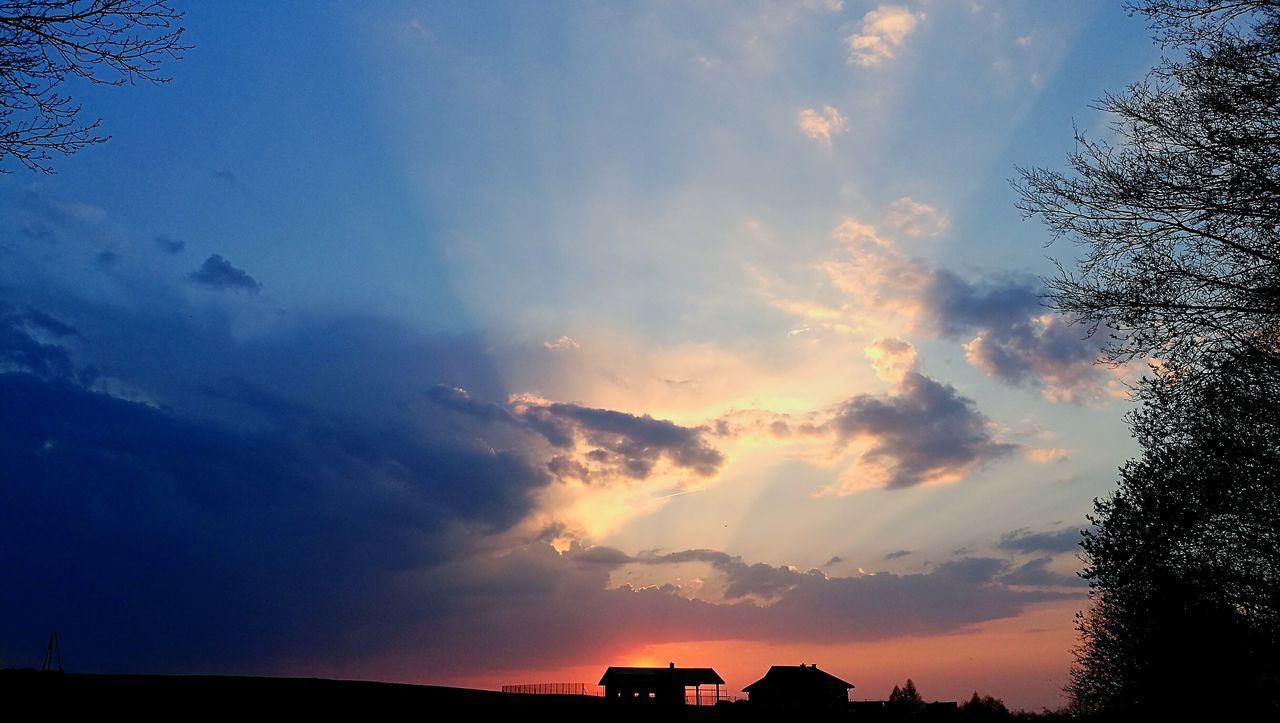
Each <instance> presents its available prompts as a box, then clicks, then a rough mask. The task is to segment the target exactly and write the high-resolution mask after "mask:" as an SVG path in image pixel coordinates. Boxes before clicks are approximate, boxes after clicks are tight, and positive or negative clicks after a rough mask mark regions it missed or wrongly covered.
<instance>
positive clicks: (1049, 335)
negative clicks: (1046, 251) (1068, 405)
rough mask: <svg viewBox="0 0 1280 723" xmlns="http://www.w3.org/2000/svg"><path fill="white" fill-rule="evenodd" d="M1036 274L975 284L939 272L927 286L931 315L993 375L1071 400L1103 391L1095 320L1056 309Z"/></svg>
mask: <svg viewBox="0 0 1280 723" xmlns="http://www.w3.org/2000/svg"><path fill="white" fill-rule="evenodd" d="M1044 294H1045V290H1044V287H1043V285H1042V284H1041V283H1040V282H1039V281H1038V280H1036V279H1034V278H1023V277H1005V278H994V279H989V280H986V281H983V282H980V283H972V282H969V281H966V280H965V279H962V278H960V277H959V276H957V275H955V274H953V273H951V272H949V271H946V270H937V271H933V272H932V273H931V274H930V275H929V276H928V281H927V283H926V284H925V285H924V294H923V295H924V302H925V303H924V306H925V309H926V315H927V317H928V320H929V322H930V323H931V324H932V325H933V326H934V328H935V330H936V331H937V332H938V333H939V334H940V335H942V336H944V337H947V338H951V339H958V340H961V341H964V342H965V345H964V348H965V358H966V359H968V361H969V363H970V364H972V365H973V366H974V367H976V368H978V369H979V370H981V371H982V372H983V373H985V374H986V375H987V376H990V377H993V378H995V379H998V380H1000V381H1002V382H1005V383H1007V384H1011V385H1024V386H1033V387H1038V388H1041V389H1043V390H1044V391H1045V394H1046V396H1048V397H1050V398H1058V399H1065V400H1073V399H1077V398H1079V397H1081V396H1085V395H1089V394H1096V393H1097V389H1098V387H1099V385H1101V384H1102V383H1104V382H1105V374H1104V372H1103V369H1102V368H1101V367H1099V366H1098V365H1096V364H1095V363H1094V362H1095V360H1096V359H1097V358H1098V350H1099V346H1100V344H1099V340H1098V339H1092V338H1089V336H1090V334H1089V331H1090V330H1089V327H1087V326H1085V325H1082V324H1075V323H1072V321H1071V320H1070V319H1068V318H1066V317H1063V316H1060V315H1057V314H1054V313H1052V312H1051V311H1050V310H1049V309H1048V308H1046V307H1045V306H1044V305H1043V303H1042V297H1043V296H1044Z"/></svg>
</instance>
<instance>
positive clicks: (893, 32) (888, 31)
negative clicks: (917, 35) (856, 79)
mask: <svg viewBox="0 0 1280 723" xmlns="http://www.w3.org/2000/svg"><path fill="white" fill-rule="evenodd" d="M922 20H924V14H923V13H913V12H911V11H910V10H908V9H906V8H905V7H903V6H901V5H881V6H880V7H878V8H876V9H874V10H872V11H871V12H868V13H867V14H866V15H864V16H862V23H861V25H859V27H858V32H856V33H854V34H853V35H850V36H849V37H847V38H845V43H846V44H848V46H849V63H850V64H856V65H861V66H862V67H864V68H865V67H872V66H876V65H880V64H881V63H883V62H885V61H886V60H889V59H891V58H893V57H894V53H895V52H896V51H897V49H898V46H900V45H902V43H903V41H904V40H906V38H907V36H908V35H910V34H911V33H912V32H913V31H914V30H915V29H916V26H917V25H919V24H920V22H921V21H922Z"/></svg>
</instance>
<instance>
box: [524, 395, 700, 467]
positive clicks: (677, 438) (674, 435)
mask: <svg viewBox="0 0 1280 723" xmlns="http://www.w3.org/2000/svg"><path fill="white" fill-rule="evenodd" d="M523 409H524V411H523V416H525V417H527V418H533V419H536V420H539V421H541V422H542V423H543V426H544V427H549V428H558V427H557V425H556V424H555V422H563V423H567V424H568V425H569V426H570V427H571V428H573V429H574V430H575V431H576V432H577V433H578V434H580V435H581V436H582V437H583V438H584V439H585V441H586V442H587V443H588V444H590V445H593V446H595V447H596V448H597V449H600V450H604V451H607V452H608V453H610V454H611V455H613V456H614V458H616V459H617V460H620V461H621V464H622V467H623V468H624V469H625V470H626V472H627V474H628V476H631V477H636V478H644V477H647V476H649V473H650V472H651V471H652V469H653V467H654V465H655V464H656V463H657V462H658V460H659V459H661V458H666V459H668V460H670V462H671V463H672V464H674V465H676V466H677V467H682V468H684V469H688V470H691V471H693V472H695V473H697V474H699V475H702V476H710V475H713V474H715V473H716V472H718V471H719V469H720V467H721V465H723V464H724V461H725V460H724V455H723V454H721V453H720V451H719V450H717V449H715V448H714V447H712V446H711V445H710V444H708V443H707V442H706V441H705V440H704V439H703V430H702V429H697V428H691V427H682V426H680V425H678V424H676V423H674V422H671V421H668V420H665V419H654V418H653V417H650V416H649V415H647V414H645V415H642V416H636V415H634V414H627V413H625V412H617V411H614V410H611V409H593V408H591V407H583V406H579V405H577V404H565V403H561V402H552V403H549V404H544V405H532V404H529V405H525V406H524V408H523ZM548 439H551V437H548Z"/></svg>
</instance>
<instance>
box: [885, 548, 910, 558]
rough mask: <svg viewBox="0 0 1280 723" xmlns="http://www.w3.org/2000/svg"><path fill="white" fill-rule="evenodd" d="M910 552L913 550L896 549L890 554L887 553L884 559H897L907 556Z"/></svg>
mask: <svg viewBox="0 0 1280 723" xmlns="http://www.w3.org/2000/svg"><path fill="white" fill-rule="evenodd" d="M910 554H911V550H894V551H893V552H890V553H889V554H887V555H885V556H884V559H886V560H896V559H898V558H899V557H906V556H907V555H910Z"/></svg>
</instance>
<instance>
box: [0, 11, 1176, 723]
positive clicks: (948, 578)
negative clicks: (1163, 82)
mask: <svg viewBox="0 0 1280 723" xmlns="http://www.w3.org/2000/svg"><path fill="white" fill-rule="evenodd" d="M1118 5H1119V4H1118V3H1114V2H1109V1H1108V2H1071V3H1024V2H996V1H995V0H971V1H969V0H964V1H962V0H956V1H954V2H952V1H943V0H934V1H933V2H925V1H923V0H921V1H918V2H905V3H902V4H876V3H874V2H855V1H854V0H844V2H841V1H840V0H809V1H808V2H799V1H797V2H778V3H770V2H763V3H761V2H696V3H685V2H669V3H656V2H655V3H597V4H585V3H567V2H565V3H551V2H544V3H515V2H511V3H469V2H458V3H416V2H415V3H410V2H377V3H338V4H330V3H303V2H295V3H269V4H265V5H257V4H253V5H250V4H249V3H232V4H225V3H188V4H184V5H183V8H184V9H186V10H187V11H188V12H187V17H186V18H185V20H184V25H185V26H186V27H187V28H188V36H189V41H190V42H191V43H192V44H193V45H194V46H195V47H194V48H193V49H192V50H190V51H189V52H187V53H186V56H185V58H184V59H183V60H182V61H181V62H177V63H171V64H169V65H167V68H166V70H167V72H168V74H169V75H171V76H172V78H173V80H172V82H171V83H169V84H167V85H163V86H158V87H153V86H149V85H139V86H136V87H125V88H84V87H82V86H74V85H73V86H71V90H72V91H73V94H74V95H75V96H76V97H77V99H78V100H79V101H81V102H83V104H84V107H85V109H86V110H85V112H86V113H88V114H91V115H92V116H94V117H96V116H98V115H100V116H102V118H103V119H104V120H103V128H104V129H105V131H106V132H107V133H109V134H110V135H111V136H112V138H111V140H110V142H109V143H106V144H104V145H101V146H97V147H93V148H90V149H88V150H85V151H82V152H81V153H79V154H77V155H75V156H74V157H71V158H66V159H57V160H56V162H55V166H56V168H57V171H58V172H57V174H56V175H53V176H42V175H37V174H33V173H31V172H29V171H26V170H25V169H22V168H20V167H18V168H12V169H11V170H13V171H14V172H13V173H11V174H8V175H3V176H0V459H3V463H2V464H0V586H3V589H4V591H5V592H4V594H3V595H0V667H4V666H29V665H34V664H36V663H38V662H39V657H40V655H41V654H42V652H43V649H44V648H43V646H44V642H45V639H46V638H47V636H48V632H49V629H50V628H51V627H53V626H56V627H57V628H58V630H59V633H60V635H61V637H62V645H63V653H64V660H65V663H66V665H67V667H68V669H72V670H77V671H124V672H209V673H233V672H234V673H252V674H289V675H324V676H340V677H353V678H374V679H380V680H396V681H410V682H427V683H442V684H460V685H474V686H479V687H495V688H496V687H497V686H499V685H501V684H504V683H536V682H586V683H590V684H594V683H595V682H596V680H598V678H599V675H600V673H601V671H603V669H604V667H605V666H607V665H611V664H612V665H629V664H630V665H643V664H656V665H666V663H667V662H668V661H674V662H676V663H677V664H678V665H690V666H693V665H698V666H712V667H715V668H716V669H717V670H718V671H719V672H721V674H722V675H723V676H724V677H725V678H726V680H727V681H728V688H729V689H730V690H731V691H732V692H734V693H736V692H737V691H739V690H740V689H741V687H742V686H743V685H746V684H747V683H750V682H751V681H753V680H754V679H755V678H757V677H759V676H760V675H762V674H763V672H764V671H765V670H766V669H767V667H768V666H769V665H771V664H788V665H794V664H797V663H801V662H805V663H818V664H819V666H820V667H822V668H824V669H826V670H828V671H830V672H832V673H834V674H836V675H839V676H840V677H842V678H845V679H847V680H849V681H851V682H853V683H855V684H856V685H857V688H856V689H855V690H854V691H853V697H854V698H858V699H882V698H884V697H885V696H887V694H888V692H889V689H890V688H891V687H892V686H893V685H894V684H895V683H902V682H903V681H905V680H906V679H907V678H908V677H911V678H913V679H914V681H915V682H916V684H917V686H918V688H919V689H920V691H921V693H922V694H923V695H924V696H925V697H926V698H928V699H935V698H936V699H945V700H956V699H963V698H967V697H968V695H969V694H970V693H971V692H972V691H973V690H975V689H976V690H979V691H981V692H983V693H989V694H992V695H996V696H998V697H1002V698H1004V699H1005V701H1006V702H1007V703H1009V704H1010V705H1011V706H1012V707H1028V708H1035V709H1038V708H1040V707H1042V706H1048V707H1057V706H1058V705H1060V704H1061V703H1062V700H1061V698H1060V688H1061V686H1062V685H1063V684H1064V683H1065V682H1066V677H1067V668H1068V665H1069V663H1070V660H1071V655H1070V647H1071V645H1072V644H1073V642H1074V637H1075V636H1074V630H1073V627H1072V625H1073V615H1074V613H1075V612H1076V611H1077V610H1079V609H1080V608H1081V607H1082V605H1083V603H1084V592H1085V587H1084V586H1083V585H1082V583H1081V581H1080V580H1079V579H1078V578H1077V577H1076V576H1075V573H1076V571H1078V570H1079V569H1080V565H1081V563H1080V561H1079V560H1078V559H1077V558H1076V553H1075V550H1076V549H1077V548H1076V542H1077V540H1078V538H1079V530H1080V528H1081V527H1082V526H1084V525H1085V524H1087V523H1086V520H1085V514H1086V513H1087V512H1088V511H1089V510H1090V508H1091V503H1092V500H1093V498H1094V497H1097V496H1099V495H1103V494H1105V493H1106V492H1107V491H1108V490H1109V489H1110V488H1111V487H1112V485H1113V484H1114V480H1115V477H1116V468H1117V467H1118V466H1119V465H1120V464H1121V463H1123V461H1124V460H1125V459H1126V458H1127V457H1129V456H1130V455H1132V454H1133V452H1134V450H1135V448H1136V447H1135V445H1134V443H1133V442H1132V440H1130V438H1129V436H1128V432H1127V428H1126V425H1125V423H1124V419H1123V415H1124V413H1125V412H1126V411H1127V410H1128V409H1129V408H1130V406H1131V405H1130V403H1129V402H1128V401H1127V400H1126V398H1125V386H1124V385H1125V382H1126V380H1132V379H1134V378H1135V377H1136V376H1137V375H1138V374H1139V372H1140V370H1137V369H1126V368H1120V369H1113V368H1109V367H1102V366H1097V365H1094V364H1093V363H1092V361H1093V359H1094V357H1095V354H1096V351H1097V345H1098V341H1097V340H1096V339H1086V338H1084V337H1085V332H1086V331H1087V330H1086V329H1085V328H1084V327H1082V326H1080V325H1072V324H1069V323H1068V322H1067V320H1065V319H1062V318H1059V317H1056V316H1054V315H1053V314H1051V313H1050V312H1049V311H1048V310H1047V309H1046V308H1044V307H1043V306H1042V303H1041V299H1040V294H1041V293H1042V291H1043V288H1042V282H1041V281H1040V280H1039V275H1042V274H1048V273H1050V272H1051V271H1052V268H1053V266H1052V261H1051V259H1052V258H1059V259H1063V260H1069V259H1071V258H1072V257H1073V255H1074V253H1075V249H1073V248H1072V247H1071V246H1070V245H1069V244H1067V243H1058V244H1054V245H1051V246H1048V247H1046V243H1047V242H1048V241H1049V240H1050V238H1049V235H1048V233H1047V231H1046V230H1045V228H1044V227H1043V226H1042V225H1041V224H1039V223H1038V222H1037V221H1036V220H1034V219H1032V220H1024V219H1022V218H1021V216H1020V213H1019V212H1018V210H1017V209H1016V208H1015V207H1014V203H1015V200H1016V193H1015V191H1014V190H1013V189H1012V188H1011V186H1010V179H1013V178H1015V177H1016V176H1017V168H1018V167H1026V166H1049V167H1055V168H1060V167H1062V166H1063V165H1064V162H1065V159H1066V154H1067V153H1068V152H1069V151H1070V150H1071V148H1072V130H1073V124H1074V126H1075V128H1077V129H1079V130H1080V131H1081V132H1083V133H1086V134H1088V135H1090V136H1106V134H1107V133H1108V132H1109V129H1108V126H1107V121H1106V118H1105V117H1104V116H1102V115H1101V114H1099V113H1098V112H1097V111H1095V110H1093V109H1092V108H1091V104H1093V102H1094V101H1095V100H1096V99H1097V98H1098V97H1099V96H1100V95H1101V94H1102V93H1103V92H1105V91H1108V90H1111V91H1119V90H1122V89H1123V88H1124V87H1125V85H1127V84H1128V83H1131V82H1134V81H1136V80H1138V79H1140V78H1141V77H1142V75H1143V74H1144V72H1145V70H1146V69H1147V68H1148V67H1150V66H1151V65H1152V64H1153V63H1154V62H1155V61H1156V60H1158V58H1159V54H1160V49H1159V48H1158V47H1157V46H1155V45H1153V44H1152V42H1151V41H1150V39H1149V33H1148V31H1147V29H1146V27H1145V26H1144V25H1143V22H1142V20H1141V19H1140V18H1130V17H1128V16H1127V14H1126V12H1125V11H1123V10H1122V9H1120V8H1119V7H1118Z"/></svg>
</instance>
